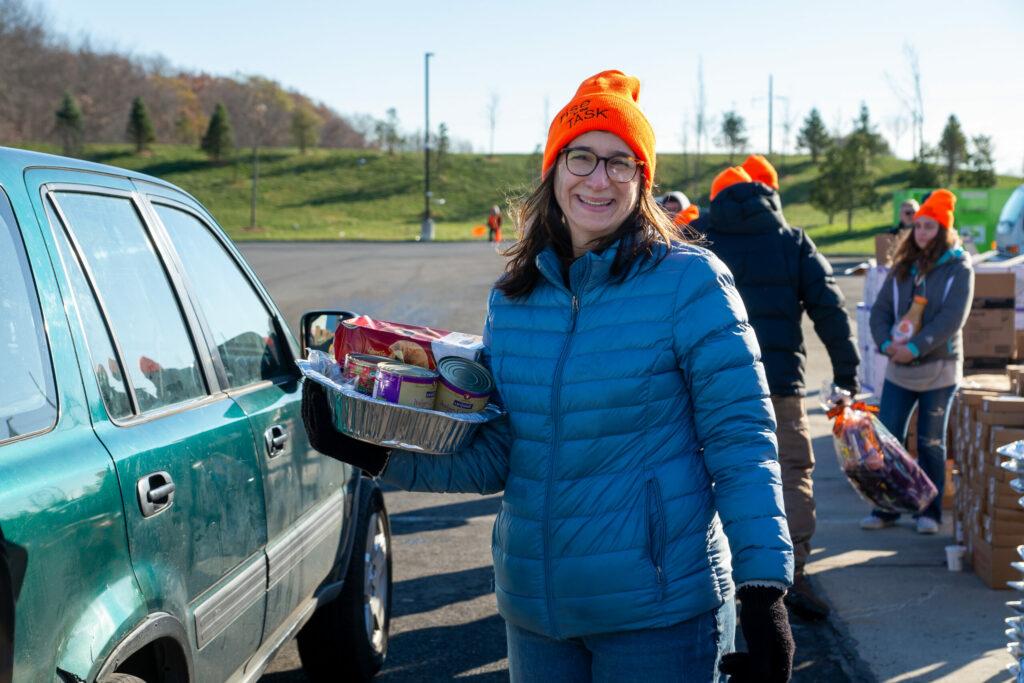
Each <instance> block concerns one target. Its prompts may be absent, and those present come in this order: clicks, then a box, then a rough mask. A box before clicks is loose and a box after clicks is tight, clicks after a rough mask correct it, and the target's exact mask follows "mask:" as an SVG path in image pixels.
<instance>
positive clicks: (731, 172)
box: [709, 166, 754, 201]
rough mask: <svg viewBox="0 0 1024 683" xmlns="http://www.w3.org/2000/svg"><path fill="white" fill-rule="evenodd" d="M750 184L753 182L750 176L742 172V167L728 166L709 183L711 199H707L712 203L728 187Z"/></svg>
mask: <svg viewBox="0 0 1024 683" xmlns="http://www.w3.org/2000/svg"><path fill="white" fill-rule="evenodd" d="M752 182H754V181H753V179H752V178H751V177H750V174H749V173H747V172H746V171H745V170H743V167H742V166H730V167H729V168H727V169H725V170H724V171H722V172H721V173H719V174H718V175H717V176H715V180H714V181H713V182H712V183H711V197H709V199H711V200H712V201H714V199H715V196H716V195H717V194H718V193H719V192H721V191H722V190H724V189H725V188H727V187H729V186H730V185H735V184H736V183H752Z"/></svg>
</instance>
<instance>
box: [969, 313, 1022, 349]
mask: <svg viewBox="0 0 1024 683" xmlns="http://www.w3.org/2000/svg"><path fill="white" fill-rule="evenodd" d="M1013 325H1014V318H1013V309H1010V308H978V307H976V306H974V307H972V308H971V312H970V315H968V316H967V323H966V324H965V325H964V329H963V342H964V357H965V358H1006V359H1010V358H1012V357H1014V356H1015V354H1016V344H1017V340H1016V332H1015V331H1014V329H1013Z"/></svg>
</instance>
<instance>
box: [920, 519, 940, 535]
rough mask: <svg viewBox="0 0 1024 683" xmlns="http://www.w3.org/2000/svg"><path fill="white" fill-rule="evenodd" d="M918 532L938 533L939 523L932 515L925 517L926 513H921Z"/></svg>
mask: <svg viewBox="0 0 1024 683" xmlns="http://www.w3.org/2000/svg"><path fill="white" fill-rule="evenodd" d="M917 533H919V534H937V533H939V523H938V522H936V521H935V520H934V519H932V518H931V517H925V516H924V515H921V516H920V517H918V518H917Z"/></svg>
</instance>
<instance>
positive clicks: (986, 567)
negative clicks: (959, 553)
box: [971, 534, 1021, 590]
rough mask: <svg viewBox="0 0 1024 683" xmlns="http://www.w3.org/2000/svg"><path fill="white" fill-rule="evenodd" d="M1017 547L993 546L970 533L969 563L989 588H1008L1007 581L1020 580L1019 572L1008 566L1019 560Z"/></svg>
mask: <svg viewBox="0 0 1024 683" xmlns="http://www.w3.org/2000/svg"><path fill="white" fill-rule="evenodd" d="M1020 559H1021V558H1020V555H1018V554H1017V547H1016V546H1015V545H1013V546H995V545H992V544H991V543H989V542H988V541H986V540H985V539H984V538H982V537H981V536H979V535H977V534H972V535H971V564H972V565H973V568H974V573H975V574H977V575H978V577H979V578H980V579H981V580H982V581H984V582H985V585H986V586H988V587H989V588H993V589H997V590H1004V589H1008V588H1009V586H1007V585H1006V582H1007V581H1020V580H1021V573H1020V572H1019V571H1017V570H1016V569H1014V568H1013V567H1011V566H1010V563H1011V562H1017V561H1018V560H1020Z"/></svg>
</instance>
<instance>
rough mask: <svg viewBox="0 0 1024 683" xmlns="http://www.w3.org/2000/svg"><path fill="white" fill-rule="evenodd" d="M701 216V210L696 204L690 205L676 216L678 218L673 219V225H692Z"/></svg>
mask: <svg viewBox="0 0 1024 683" xmlns="http://www.w3.org/2000/svg"><path fill="white" fill-rule="evenodd" d="M699 216H700V208H699V207H698V206H697V205H696V204H690V205H689V206H688V207H686V208H685V209H683V210H682V211H680V212H679V213H677V214H676V217H675V218H673V219H672V223H673V225H690V224H691V223H693V222H694V221H695V220H697V218H698V217H699Z"/></svg>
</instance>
